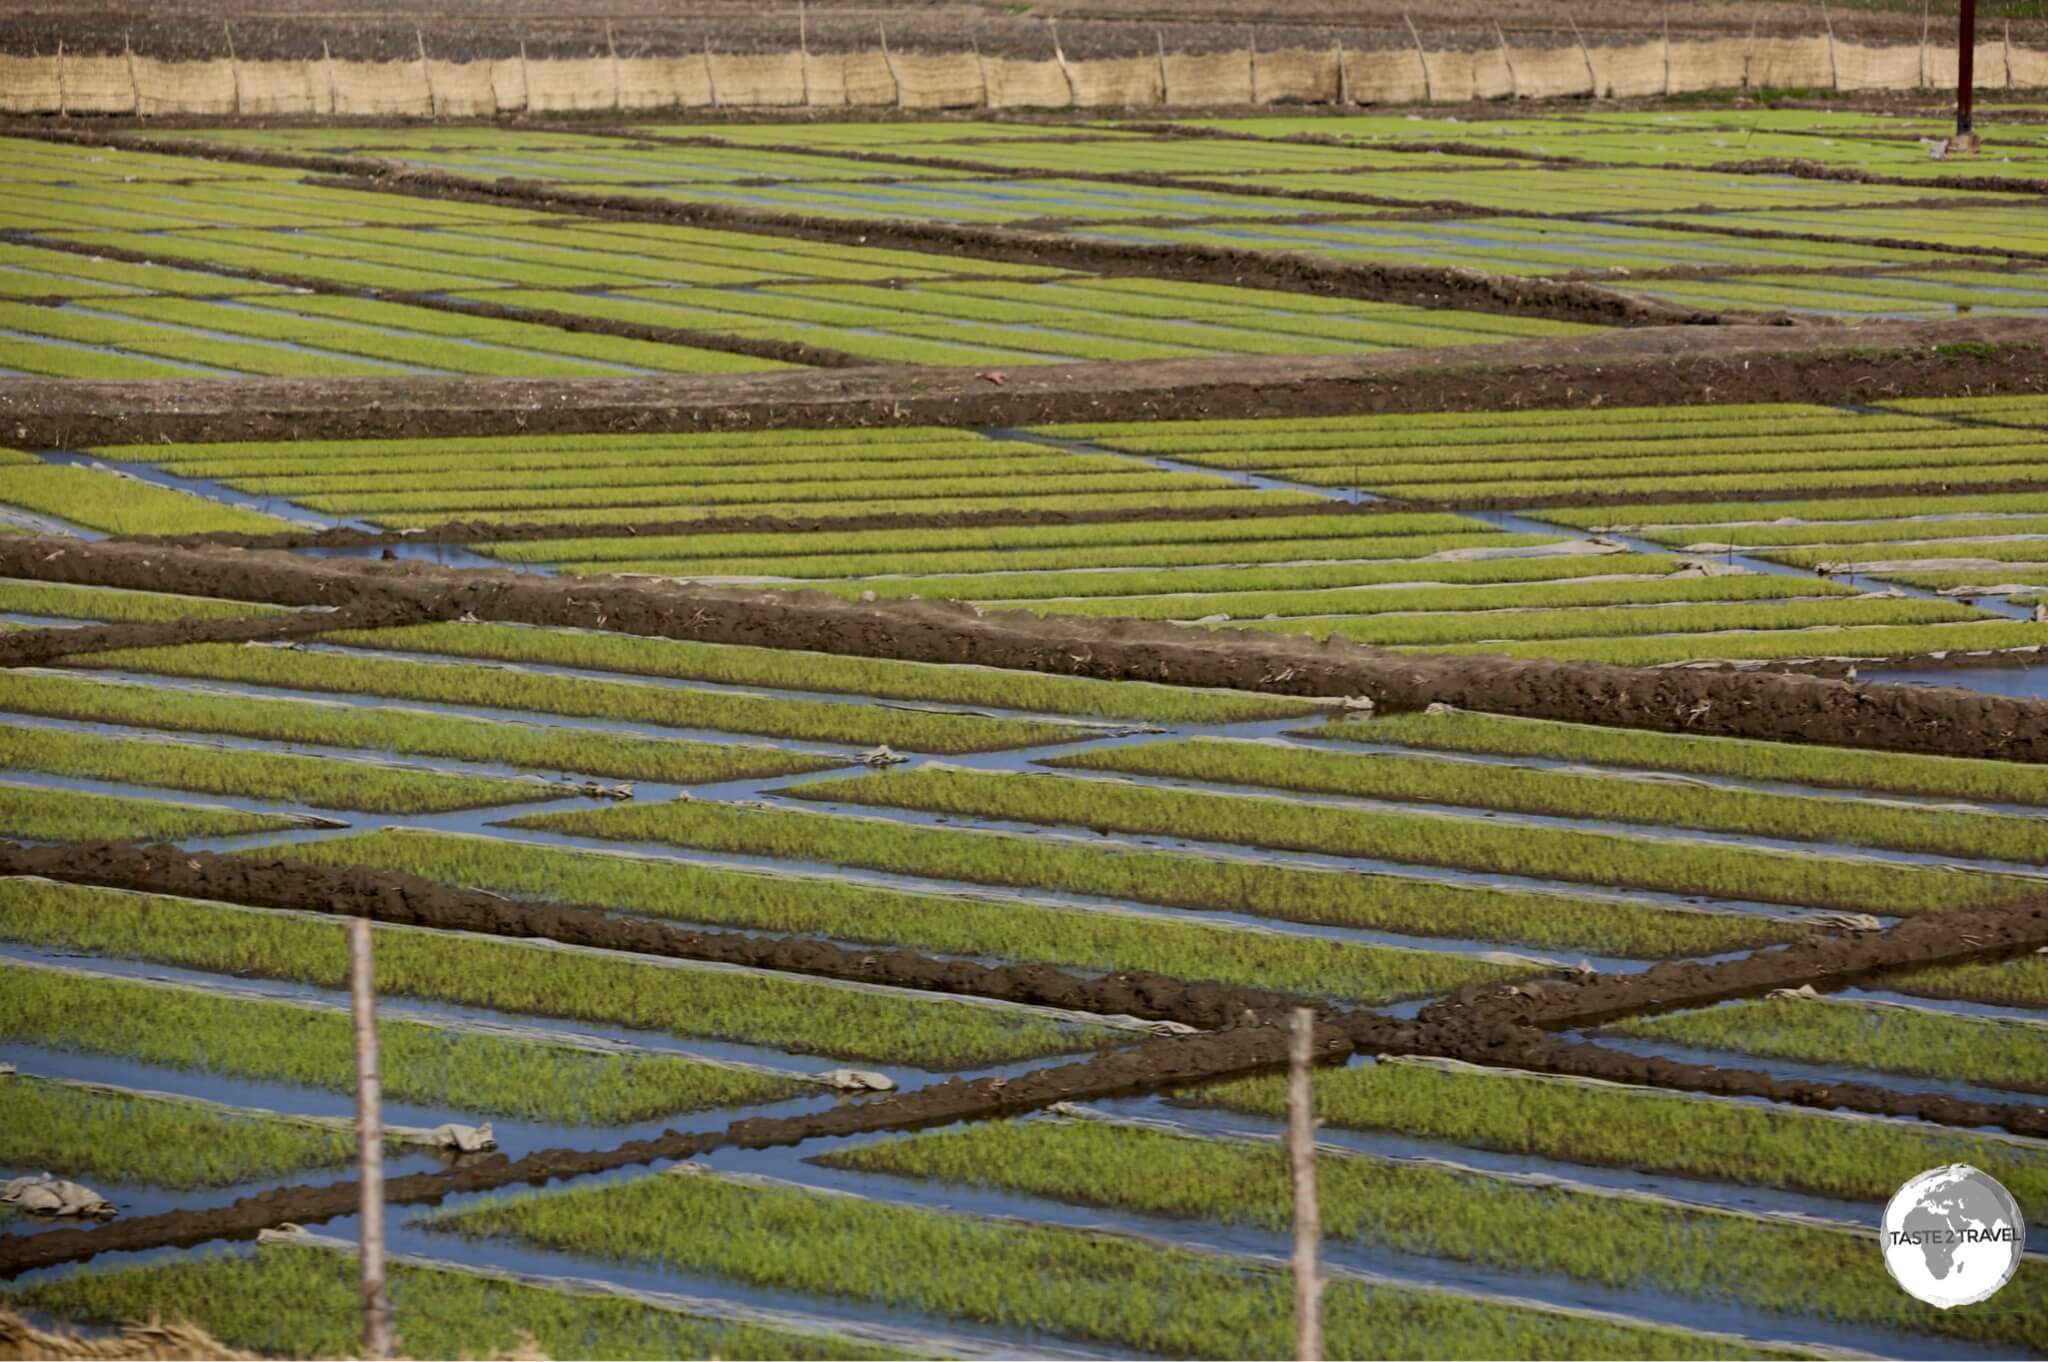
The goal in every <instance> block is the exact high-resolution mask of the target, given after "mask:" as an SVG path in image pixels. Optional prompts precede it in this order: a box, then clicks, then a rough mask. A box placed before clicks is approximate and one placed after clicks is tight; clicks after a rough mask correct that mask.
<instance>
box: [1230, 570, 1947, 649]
mask: <svg viewBox="0 0 2048 1362" xmlns="http://www.w3.org/2000/svg"><path fill="white" fill-rule="evenodd" d="M1709 580H1711V579H1709ZM1981 619H1983V615H1982V614H1981V613H1979V612H1978V611H1976V610H1973V609H1971V608H1970V607H1969V606H1966V605H1963V604H1961V603H1959V602H1956V601H1933V600H1926V599H1922V598H1918V597H1907V598H1904V599H1899V600H1894V599H1889V598H1885V599H1867V598H1862V597H1852V598H1847V599H1840V600H1821V601H1801V600H1787V601H1773V600H1757V601H1743V602H1740V603H1736V604H1730V605H1717V604H1713V603H1699V604H1694V603H1686V604H1680V605H1646V606H1642V607H1640V608H1635V607H1631V608H1626V609H1618V610H1617V609H1603V608H1581V609H1571V610H1503V611H1497V612H1496V611H1483V610H1482V611H1472V610H1466V611H1458V612H1455V613H1445V614H1439V615H1431V614H1416V615H1386V616H1382V615H1365V616H1354V617H1349V618H1342V619H1335V620H1323V619H1311V620H1288V621H1284V622H1279V623H1270V624H1269V623H1260V624H1257V625H1255V626H1253V627H1255V628H1273V629H1279V630H1284V631H1285V632H1288V633H1306V634H1309V635H1311V636H1312V637H1315V638H1329V637H1331V636H1335V637H1338V638H1348V639H1353V640H1356V641H1357V642H1360V643H1373V644H1379V645H1381V646H1384V647H1410V648H1421V647H1436V646H1439V645H1444V644H1461V643H1473V642H1476V641H1478V640H1482V639H1484V640H1489V641H1490V640H1493V639H1506V640H1517V641H1520V640H1539V639H1540V640H1551V639H1583V638H1597V639H1615V638H1635V637H1640V636H1642V635H1672V634H1689V633H1699V634H1704V633H1714V632H1719V631H1726V630H1730V629H1751V630H1757V631H1779V630H1803V629H1822V628H1828V627H1831V626H1841V625H1925V624H1945V623H1965V622H1970V621H1976V620H1981Z"/></svg>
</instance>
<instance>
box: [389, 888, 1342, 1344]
mask: <svg viewBox="0 0 2048 1362" xmlns="http://www.w3.org/2000/svg"><path fill="white" fill-rule="evenodd" d="M358 921H360V919H358ZM1315 1034H1316V1014H1315V1012H1314V1011H1313V1010H1312V1009H1310V1008H1306V1007H1297V1008H1295V1009H1294V1034H1293V1037H1292V1041H1291V1043H1290V1044H1289V1046H1288V1047H1287V1060H1288V1063H1287V1161H1288V1164H1289V1165H1290V1166H1291V1167H1292V1168H1293V1170H1294V1356H1295V1358H1296V1359H1297V1362H1318V1360H1319V1359H1320V1358H1321V1357H1322V1355H1323V1309H1322V1295H1323V1278H1322V1269H1321V1267H1320V1266H1319V1264H1318V1263H1317V1261H1316V1260H1317V1256H1318V1250H1319V1248H1320V1247H1321V1244H1322V1238H1323V1221H1322V1211H1321V1208H1320V1207H1319V1206H1318V1204H1317V1202H1316V1122H1315V1110H1314V1106H1315V1093H1314V1089H1313V1088H1312V1087H1311V1086H1310V1084H1309V1063H1310V1060H1311V1057H1312V1056H1313V1054H1314V1048H1315Z"/></svg>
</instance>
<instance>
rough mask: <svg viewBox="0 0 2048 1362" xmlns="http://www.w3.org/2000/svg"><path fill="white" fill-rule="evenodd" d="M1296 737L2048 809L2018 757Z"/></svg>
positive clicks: (1514, 721)
mask: <svg viewBox="0 0 2048 1362" xmlns="http://www.w3.org/2000/svg"><path fill="white" fill-rule="evenodd" d="M1298 736H1301V737H1313V738H1326V739H1338V740H1341V741H1347V742H1362V743H1386V744H1389V745H1391V746H1396V747H1415V748H1424V749H1428V750H1432V751H1441V752H1477V753H1489V754H1497V755H1501V756H1512V757H1540V758H1544V759H1547V760H1554V761H1570V762H1595V763H1600V764H1603V765H1610V766H1627V767H1635V768H1639V769H1642V770H1650V771H1675V772H1683V773H1686V774H1689V775H1709V776H1732V777H1735V778H1736V779H1739V780H1773V781H1789V782H1796V783H1798V784H1802V785H1817V786H1824V787H1828V788H1833V789H1844V790H1863V791H1871V792H1882V793H1886V794H1927V795H1942V796H1945V797H1948V798H1951V799H1976V800H1985V801H1987V802H1994V803H2007V804H2042V805H2048V771H2044V770H2042V769H2041V768H2039V767H2036V766H2029V765H2026V764H2024V763H2021V762H2009V761H1986V760H1982V759H1978V758H1972V757H1936V756H1921V755H1918V754H1914V753H1906V752H1877V751H1872V750H1869V749H1867V748H1855V747H1821V746H1807V745H1804V744H1801V743H1789V742H1761V741H1758V740H1756V739H1752V738H1710V737H1702V736H1698V735H1695V734H1689V733H1652V732H1648V731H1646V730H1643V729H1636V728H1599V727H1595V726H1594V725H1591V724H1570V723H1561V722H1558V721H1555V720H1551V719H1521V718H1514V717H1510V716H1507V715H1500V714H1477V713H1472V712H1469V711H1465V710H1448V711H1438V712H1430V713H1414V712H1411V713H1406V714H1385V715H1377V716H1375V717H1373V718H1371V719H1367V720H1348V719H1346V720H1333V721H1332V722H1330V723H1326V724H1323V725H1321V726H1319V727H1316V728H1309V729H1302V730H1300V732H1299V735H1298Z"/></svg>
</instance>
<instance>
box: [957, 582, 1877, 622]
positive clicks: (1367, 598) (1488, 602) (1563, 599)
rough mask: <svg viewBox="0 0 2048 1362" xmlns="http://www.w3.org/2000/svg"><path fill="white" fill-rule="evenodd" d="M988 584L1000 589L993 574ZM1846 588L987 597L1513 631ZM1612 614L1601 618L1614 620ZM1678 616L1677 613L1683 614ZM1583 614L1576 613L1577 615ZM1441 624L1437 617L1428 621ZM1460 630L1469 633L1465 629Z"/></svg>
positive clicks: (1574, 587) (1171, 616) (1584, 587)
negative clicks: (1423, 621) (1560, 617)
mask: <svg viewBox="0 0 2048 1362" xmlns="http://www.w3.org/2000/svg"><path fill="white" fill-rule="evenodd" d="M988 585H989V587H990V588H993V589H994V590H995V591H998V592H999V591H1001V590H1002V589H1003V585H1002V582H1001V580H1000V579H992V580H991V581H990V582H989V584H988ZM1851 590H1852V588H1850V587H1846V586H1841V585H1839V584H1837V583H1833V582H1824V581H1814V582H1808V581H1803V580H1801V579H1799V578H1796V577H1780V576H1777V575H1776V574H1768V575H1767V574H1756V575H1750V576H1728V577H1667V578H1663V579H1660V580H1655V581H1620V582H1613V581H1591V582H1573V581H1563V582H1533V583H1529V584H1527V585H1523V586H1503V585H1487V586H1467V587H1452V586H1422V587H1416V588H1414V589H1412V590H1403V589H1400V588H1393V587H1362V588H1359V589H1356V590H1351V591H1342V590H1339V591H1242V592H1238V591H1233V592H1216V593H1185V592H1174V593H1171V594H1166V595H1159V596H1109V597H1097V598H1092V599H1081V600H1052V601H1039V600H1030V599H1028V598H1026V599H1022V600H1016V601H1011V600H1006V599H1002V598H1000V597H998V598H996V599H994V600H992V601H991V602H990V604H991V605H993V606H994V607H996V608H997V609H1002V608H1004V607H1008V606H1013V605H1020V606H1024V607H1026V608H1028V609H1032V610H1036V611H1037V612H1038V613H1040V614H1047V615H1055V614H1056V615H1114V616H1118V617H1120V618H1125V619H1141V620H1193V619H1207V618H1209V617H1211V616H1214V615H1228V616H1230V617H1231V618H1232V619H1259V618H1261V617H1264V616H1268V615H1337V614H1351V615H1368V616H1373V617H1376V618H1375V623H1380V624H1386V625H1396V626H1398V625H1405V624H1410V623H1411V622H1410V621H1406V620H1393V619H1380V618H1377V617H1382V616H1386V615H1389V614H1391V613H1392V612H1396V611H1460V612H1464V614H1465V617H1466V618H1468V619H1470V620H1471V627H1472V628H1479V629H1488V630H1493V629H1500V628H1502V627H1508V628H1512V627H1514V626H1516V625H1518V624H1519V623H1520V622H1521V621H1520V618H1519V617H1518V615H1516V614H1509V613H1502V612H1508V611H1517V612H1526V613H1528V614H1536V613H1541V611H1542V607H1546V606H1554V607H1571V606H1576V607H1579V608H1581V609H1583V608H1585V607H1589V606H1601V605H1628V606H1642V605H1658V604H1667V603H1670V604H1675V603H1678V602H1685V601H1709V602H1731V601H1762V600H1774V599H1777V598H1781V597H1792V596H1822V595H1828V596H1833V595H1846V594H1848V593H1849V592H1850V591H1851ZM1620 613H1621V612H1618V611H1608V612H1605V613H1603V614H1602V615H1601V616H1600V618H1601V619H1603V620H1609V621H1611V620H1613V619H1614V618H1615V617H1616V615H1617V614H1620ZM1683 617H1684V616H1680V618H1683ZM1586 618H1590V617H1582V622H1584V619H1586ZM1429 623H1430V624H1431V625H1432V626H1434V627H1437V628H1441V627H1443V625H1444V623H1445V622H1444V621H1443V620H1441V619H1434V620H1431V621H1430V622H1429ZM1466 632H1467V633H1469V632H1470V631H1469V630H1467V631H1466Z"/></svg>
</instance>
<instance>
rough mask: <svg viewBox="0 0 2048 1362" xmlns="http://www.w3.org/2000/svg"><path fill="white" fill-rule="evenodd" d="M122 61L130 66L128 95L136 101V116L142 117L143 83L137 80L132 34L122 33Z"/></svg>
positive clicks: (124, 31)
mask: <svg viewBox="0 0 2048 1362" xmlns="http://www.w3.org/2000/svg"><path fill="white" fill-rule="evenodd" d="M121 60H122V61H124V62H126V63H127V64H128V94H129V97H130V98H132V99H133V100H134V101H135V116H136V117H137V118H140V117H142V82H141V81H139V80H137V79H136V78H135V45H134V43H133V42H132V41H131V39H130V34H129V33H128V32H127V31H126V30H123V31H122V33H121Z"/></svg>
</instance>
